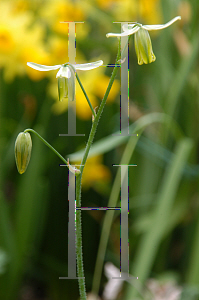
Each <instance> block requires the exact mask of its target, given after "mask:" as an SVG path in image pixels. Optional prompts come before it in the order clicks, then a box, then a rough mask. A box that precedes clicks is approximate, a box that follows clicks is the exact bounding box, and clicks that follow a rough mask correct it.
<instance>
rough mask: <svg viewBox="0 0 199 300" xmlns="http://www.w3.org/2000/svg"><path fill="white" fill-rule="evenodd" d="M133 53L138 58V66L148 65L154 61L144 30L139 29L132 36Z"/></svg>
mask: <svg viewBox="0 0 199 300" xmlns="http://www.w3.org/2000/svg"><path fill="white" fill-rule="evenodd" d="M134 40H135V51H136V54H137V58H138V64H139V65H142V64H143V63H144V64H149V63H151V62H153V61H155V60H156V57H155V55H154V53H153V49H152V43H151V38H150V35H149V33H148V31H147V30H146V29H143V28H140V29H139V30H138V31H137V32H136V33H135V35H134Z"/></svg>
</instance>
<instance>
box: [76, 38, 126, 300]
mask: <svg viewBox="0 0 199 300" xmlns="http://www.w3.org/2000/svg"><path fill="white" fill-rule="evenodd" d="M120 43H121V42H120V39H119V44H118V53H117V58H116V63H117V62H118V61H119V60H120V58H121V57H120ZM117 71H118V67H117V66H115V67H114V69H113V72H112V75H111V78H110V81H109V84H108V87H107V90H106V92H105V95H104V98H103V99H102V102H101V104H100V107H99V109H98V112H97V114H96V116H95V118H94V121H93V123H92V127H91V131H90V134H89V138H88V142H87V144H86V148H85V151H84V155H83V158H82V162H81V166H80V171H81V173H80V174H79V176H78V177H77V178H76V206H77V207H81V182H82V173H83V170H84V165H85V164H86V160H87V158H88V154H89V151H90V148H91V145H92V143H93V139H94V137H95V133H96V130H97V126H98V122H99V119H100V116H101V114H102V112H103V109H104V106H105V104H106V100H107V98H108V95H109V92H110V90H111V87H112V85H113V82H114V79H115V77H116V75H117ZM76 256H77V273H78V277H84V267H83V253H82V221H81V210H77V212H76ZM79 291H80V299H81V300H86V287H85V280H84V279H79Z"/></svg>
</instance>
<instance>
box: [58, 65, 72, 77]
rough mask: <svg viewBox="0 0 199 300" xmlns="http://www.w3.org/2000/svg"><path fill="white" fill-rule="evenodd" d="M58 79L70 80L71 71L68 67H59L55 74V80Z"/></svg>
mask: <svg viewBox="0 0 199 300" xmlns="http://www.w3.org/2000/svg"><path fill="white" fill-rule="evenodd" d="M58 77H66V78H70V77H71V71H70V68H69V67H68V66H66V67H61V68H60V69H59V71H58V72H57V75H56V78H58Z"/></svg>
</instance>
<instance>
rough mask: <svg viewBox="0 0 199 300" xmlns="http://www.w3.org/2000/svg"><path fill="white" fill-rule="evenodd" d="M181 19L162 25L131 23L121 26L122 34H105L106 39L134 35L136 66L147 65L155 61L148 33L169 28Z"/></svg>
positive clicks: (176, 18)
mask: <svg viewBox="0 0 199 300" xmlns="http://www.w3.org/2000/svg"><path fill="white" fill-rule="evenodd" d="M180 19H181V17H180V16H178V17H175V18H174V19H172V20H171V21H169V22H168V23H166V24H164V25H142V24H140V23H136V22H135V23H132V24H129V25H128V24H125V25H123V26H122V29H123V32H122V33H107V34H106V37H112V36H117V37H123V36H129V35H132V34H135V36H134V41H135V50H136V54H137V58H138V64H139V65H142V64H143V63H145V64H148V63H151V62H153V61H155V59H156V58H155V55H154V53H153V49H152V44H151V39H150V35H149V33H148V31H150V30H160V29H164V28H166V27H169V26H170V25H171V24H173V23H174V22H176V21H177V20H180Z"/></svg>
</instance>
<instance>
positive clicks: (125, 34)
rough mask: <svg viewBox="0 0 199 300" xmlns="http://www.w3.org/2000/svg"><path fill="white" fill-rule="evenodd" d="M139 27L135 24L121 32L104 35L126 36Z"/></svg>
mask: <svg viewBox="0 0 199 300" xmlns="http://www.w3.org/2000/svg"><path fill="white" fill-rule="evenodd" d="M125 29H126V28H125ZM139 29H140V26H135V27H133V28H132V29H128V30H126V31H124V32H122V33H107V34H106V37H110V36H118V37H122V36H127V35H131V34H134V33H136V32H137V31H138V30H139Z"/></svg>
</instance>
